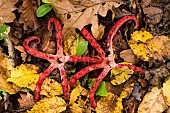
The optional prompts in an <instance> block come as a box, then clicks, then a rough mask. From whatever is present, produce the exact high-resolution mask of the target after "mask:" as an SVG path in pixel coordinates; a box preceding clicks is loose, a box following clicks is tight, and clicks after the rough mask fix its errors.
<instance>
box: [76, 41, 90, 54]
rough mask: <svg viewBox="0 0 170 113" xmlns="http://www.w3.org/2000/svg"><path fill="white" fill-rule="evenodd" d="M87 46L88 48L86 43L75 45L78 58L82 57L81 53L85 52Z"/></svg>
mask: <svg viewBox="0 0 170 113" xmlns="http://www.w3.org/2000/svg"><path fill="white" fill-rule="evenodd" d="M87 46H88V41H85V40H83V41H81V42H80V43H79V44H78V45H77V48H76V55H78V56H82V55H83V53H84V52H85V50H86V49H87Z"/></svg>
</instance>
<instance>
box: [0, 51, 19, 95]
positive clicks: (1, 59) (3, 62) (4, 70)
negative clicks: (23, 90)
mask: <svg viewBox="0 0 170 113" xmlns="http://www.w3.org/2000/svg"><path fill="white" fill-rule="evenodd" d="M12 68H13V67H12V66H11V65H10V63H9V59H8V58H7V57H5V55H4V54H3V53H2V51H1V50H0V88H1V89H4V90H5V91H6V92H8V93H9V94H15V93H16V92H18V90H19V89H20V88H19V87H17V86H16V85H15V84H12V83H9V82H7V79H8V77H10V70H11V69H12Z"/></svg>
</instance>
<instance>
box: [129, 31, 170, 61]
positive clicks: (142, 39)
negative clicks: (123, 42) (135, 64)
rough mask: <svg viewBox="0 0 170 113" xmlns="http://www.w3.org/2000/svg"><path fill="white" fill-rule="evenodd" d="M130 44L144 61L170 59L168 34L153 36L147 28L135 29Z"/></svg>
mask: <svg viewBox="0 0 170 113" xmlns="http://www.w3.org/2000/svg"><path fill="white" fill-rule="evenodd" d="M129 46H130V47H131V49H132V51H133V52H134V54H135V55H136V56H137V57H138V58H141V59H143V60H144V61H154V60H160V61H164V60H167V59H170V38H169V37H167V36H153V35H152V34H150V33H149V32H147V31H146V30H141V31H135V32H134V33H133V34H132V37H131V40H129Z"/></svg>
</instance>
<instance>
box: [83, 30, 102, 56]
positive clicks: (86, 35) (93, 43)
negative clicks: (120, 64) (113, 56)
mask: <svg viewBox="0 0 170 113" xmlns="http://www.w3.org/2000/svg"><path fill="white" fill-rule="evenodd" d="M81 33H82V35H83V36H84V38H85V39H86V40H87V41H88V42H89V44H90V45H91V46H92V47H93V48H94V49H95V50H96V51H97V52H98V53H99V55H100V56H101V57H102V58H105V52H104V51H103V49H102V48H101V47H100V45H99V44H98V43H97V42H96V40H95V39H94V37H93V36H92V35H91V34H90V33H89V32H88V31H87V29H86V28H83V29H82V30H81Z"/></svg>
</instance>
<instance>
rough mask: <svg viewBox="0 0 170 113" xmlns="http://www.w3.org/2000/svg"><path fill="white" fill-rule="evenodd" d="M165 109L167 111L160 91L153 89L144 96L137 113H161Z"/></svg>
mask: <svg viewBox="0 0 170 113" xmlns="http://www.w3.org/2000/svg"><path fill="white" fill-rule="evenodd" d="M165 109H167V105H166V100H165V97H164V96H163V92H162V89H158V88H157V87H154V88H152V90H151V92H149V93H147V94H146V95H145V96H144V98H143V100H142V102H141V104H140V105H139V108H138V113H162V112H163V111H164V110H165Z"/></svg>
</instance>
